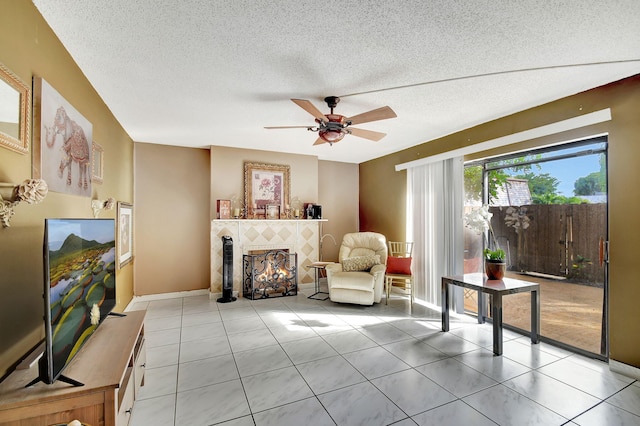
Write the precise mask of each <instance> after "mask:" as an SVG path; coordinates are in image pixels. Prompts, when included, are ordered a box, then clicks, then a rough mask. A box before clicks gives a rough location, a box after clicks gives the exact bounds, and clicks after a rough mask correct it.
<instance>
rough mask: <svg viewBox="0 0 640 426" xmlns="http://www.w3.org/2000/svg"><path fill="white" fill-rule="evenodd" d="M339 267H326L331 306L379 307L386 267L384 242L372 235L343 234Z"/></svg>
mask: <svg viewBox="0 0 640 426" xmlns="http://www.w3.org/2000/svg"><path fill="white" fill-rule="evenodd" d="M338 260H339V263H330V264H328V265H327V266H326V271H327V285H328V287H329V298H330V299H331V301H333V302H340V303H355V304H359V305H373V303H374V302H375V303H380V299H381V298H382V292H383V289H384V273H385V271H386V263H387V240H386V238H385V236H384V235H382V234H378V233H376V232H355V233H351V234H345V236H344V237H343V239H342V245H341V246H340V252H339V253H338Z"/></svg>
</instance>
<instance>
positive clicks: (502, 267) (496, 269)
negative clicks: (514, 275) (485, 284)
mask: <svg viewBox="0 0 640 426" xmlns="http://www.w3.org/2000/svg"><path fill="white" fill-rule="evenodd" d="M506 270H507V262H505V261H504V260H488V259H486V260H485V261H484V271H485V272H486V273H487V278H489V279H490V280H501V279H503V278H504V273H505V271H506Z"/></svg>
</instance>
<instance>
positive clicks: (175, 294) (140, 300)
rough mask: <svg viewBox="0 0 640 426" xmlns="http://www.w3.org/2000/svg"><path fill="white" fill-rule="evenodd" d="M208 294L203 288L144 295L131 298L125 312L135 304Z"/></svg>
mask: <svg viewBox="0 0 640 426" xmlns="http://www.w3.org/2000/svg"><path fill="white" fill-rule="evenodd" d="M207 294H209V289H206V288H203V289H199V290H188V291H175V292H172V293H158V294H145V295H144V296H133V298H132V299H131V301H130V302H129V304H128V305H127V307H126V308H125V309H124V310H125V312H127V311H129V308H130V307H131V306H133V305H134V304H136V303H144V302H151V301H153V300H164V299H175V298H176V297H190V296H204V295H207Z"/></svg>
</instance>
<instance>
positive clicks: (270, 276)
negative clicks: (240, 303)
mask: <svg viewBox="0 0 640 426" xmlns="http://www.w3.org/2000/svg"><path fill="white" fill-rule="evenodd" d="M242 264H243V270H244V277H243V296H244V297H247V298H249V299H252V300H255V299H267V298H269V297H282V296H295V295H297V294H298V274H297V271H298V255H297V254H296V253H289V250H288V249H281V250H252V251H250V252H249V254H245V255H243V256H242Z"/></svg>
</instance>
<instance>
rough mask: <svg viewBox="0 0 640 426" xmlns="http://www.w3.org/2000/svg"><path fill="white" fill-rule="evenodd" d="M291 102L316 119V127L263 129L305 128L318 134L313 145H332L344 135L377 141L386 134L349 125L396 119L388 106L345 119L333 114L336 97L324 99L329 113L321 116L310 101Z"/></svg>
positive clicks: (287, 127) (292, 127)
mask: <svg viewBox="0 0 640 426" xmlns="http://www.w3.org/2000/svg"><path fill="white" fill-rule="evenodd" d="M291 100H292V101H293V102H294V103H295V104H296V105H298V106H299V107H300V108H302V109H304V110H305V111H307V112H308V113H309V114H311V115H313V116H314V117H315V119H316V120H315V121H316V123H317V125H316V126H271V127H265V129H296V128H297V129H299V128H305V129H307V130H309V131H311V132H318V139H317V140H316V141H315V143H314V145H320V144H323V143H328V144H329V145H333V144H334V143H336V142H340V141H341V140H342V138H344V136H345V135H353V136H358V137H360V138H364V139H369V140H372V141H379V140H380V139H382V138H383V137H385V136H386V135H387V134H386V133H380V132H374V131H372V130H365V129H357V128H355V127H351V125H352V124H361V123H368V122H370V121H378V120H386V119H387V118H394V117H397V116H396V113H395V112H393V110H392V109H391V108H389V107H388V106H384V107H381V108H377V109H374V110H371V111H368V112H363V113H362V114H358V115H354V116H353V117H345V116H344V115H340V114H334V113H333V109H334V108H335V107H336V105H337V104H338V102H340V98H339V97H337V96H327V97H326V98H324V101H325V102H326V103H327V105H328V106H329V108H331V112H330V113H329V114H323V113H322V112H321V111H320V110H319V109H318V108H316V107H315V106H314V105H313V104H312V103H311V102H310V101H308V100H306V99H291Z"/></svg>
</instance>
